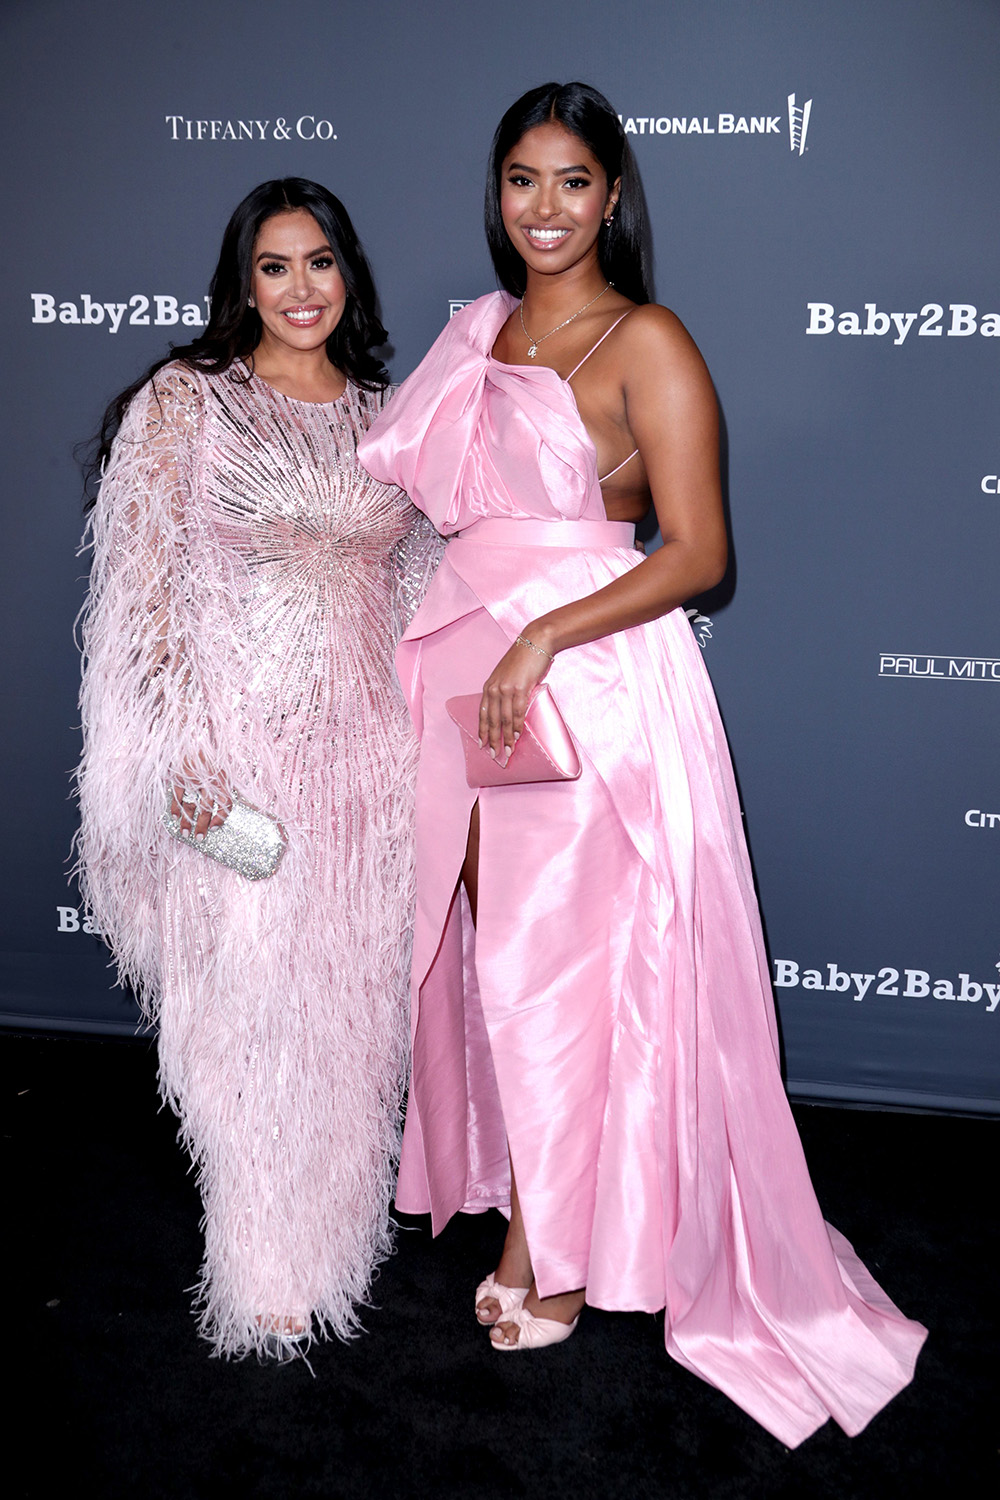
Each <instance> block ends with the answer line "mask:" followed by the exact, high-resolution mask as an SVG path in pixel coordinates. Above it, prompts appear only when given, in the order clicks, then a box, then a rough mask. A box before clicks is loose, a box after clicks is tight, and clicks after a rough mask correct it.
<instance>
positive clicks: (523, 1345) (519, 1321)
mask: <svg viewBox="0 0 1000 1500" xmlns="http://www.w3.org/2000/svg"><path fill="white" fill-rule="evenodd" d="M501 1321H502V1322H504V1323H515V1324H516V1325H517V1327H518V1328H519V1329H520V1330H521V1332H520V1334H519V1335H518V1339H517V1342H516V1343H515V1344H505V1343H502V1342H501V1341H500V1340H499V1339H495V1338H494V1337H493V1335H492V1334H490V1343H491V1344H492V1345H493V1347H494V1349H499V1351H500V1353H501V1354H514V1353H516V1352H517V1350H518V1349H544V1348H545V1347H546V1346H547V1345H548V1344H561V1343H562V1342H563V1340H564V1339H568V1338H569V1336H570V1334H571V1333H572V1332H573V1329H574V1328H575V1327H576V1325H577V1323H579V1321H580V1314H579V1313H577V1315H576V1317H575V1318H574V1319H573V1321H572V1323H559V1322H557V1321H556V1319H555V1318H536V1317H535V1315H534V1313H530V1312H529V1311H528V1309H527V1308H526V1307H524V1306H523V1305H522V1306H521V1307H515V1308H514V1311H513V1312H512V1313H510V1314H509V1316H508V1317H505V1318H503V1319H500V1318H498V1319H497V1322H498V1323H499V1322H501Z"/></svg>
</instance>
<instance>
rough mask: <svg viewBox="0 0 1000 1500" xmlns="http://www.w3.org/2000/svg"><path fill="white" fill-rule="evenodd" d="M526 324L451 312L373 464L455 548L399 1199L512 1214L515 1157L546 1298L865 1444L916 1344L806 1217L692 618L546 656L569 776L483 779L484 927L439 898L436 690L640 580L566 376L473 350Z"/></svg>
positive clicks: (450, 781)
mask: <svg viewBox="0 0 1000 1500" xmlns="http://www.w3.org/2000/svg"><path fill="white" fill-rule="evenodd" d="M514 305H515V304H514V303H513V301H512V299H510V298H508V297H506V296H505V295H504V294H502V293H497V294H495V295H493V296H490V297H485V298H482V299H480V300H479V301H478V302H476V303H474V304H473V305H472V306H471V307H468V308H466V309H464V310H463V312H461V313H460V314H459V315H458V316H457V317H456V318H455V319H453V321H452V322H451V323H450V324H449V325H448V327H447V328H446V329H445V331H444V332H443V333H442V334H441V336H440V338H439V339H438V340H437V342H436V343H435V345H434V347H433V348H432V349H431V351H430V353H429V354H428V355H427V357H426V359H425V360H424V361H423V363H422V364H421V365H420V366H419V368H418V369H417V370H416V371H415V373H414V374H413V375H411V376H410V378H409V380H407V381H406V382H405V383H404V385H403V386H402V387H401V389H400V391H399V393H398V394H397V395H396V396H395V398H394V399H393V401H392V403H391V405H390V407H389V408H388V410H387V411H386V412H385V413H384V415H383V416H382V417H381V418H380V419H379V420H378V421H377V422H376V423H375V425H374V427H373V428H372V429H371V431H370V432H369V434H368V436H367V438H366V439H365V440H364V442H363V443H362V445H361V447H360V449H359V456H360V458H361V461H362V462H363V463H364V464H365V466H366V467H367V468H369V469H370V470H371V472H372V473H373V474H375V475H376V476H377V477H378V478H380V479H383V480H385V481H387V482H391V483H395V484H399V485H401V486H403V487H404V488H405V489H406V490H407V492H408V494H409V495H410V496H411V498H412V499H413V500H414V502H415V503H416V504H417V505H418V506H420V507H421V509H422V510H424V511H425V512H426V513H427V515H428V516H429V517H430V518H431V520H432V521H433V522H434V524H435V526H436V527H437V528H438V529H439V530H440V531H441V532H444V533H448V534H450V535H451V536H452V540H451V541H450V542H449V545H448V547H447V550H446V552H445V558H444V561H443V562H442V564H441V567H440V568H439V570H438V573H437V576H436V577H435V579H434V582H433V584H432V585H431V588H430V590H429V592H428V594H427V597H426V599H425V601H424V603H423V605H422V606H421V608H420V609H419V610H418V612H417V615H416V617H415V619H414V620H413V621H412V623H411V625H410V627H409V629H408V630H407V631H406V634H405V636H404V638H403V641H402V643H401V645H400V648H399V652H398V654H397V661H398V664H399V668H400V677H401V680H402V682H403V686H404V690H405V691H406V693H407V695H408V698H409V702H410V708H411V712H412V714H413V718H414V722H415V724H416V727H417V731H418V733H419V734H420V735H421V758H420V768H419V772H418V783H417V872H418V875H417V886H418V894H417V924H416V932H415V936H414V974H413V996H414V1041H413V1049H414V1050H413V1076H412V1085H411V1094H410V1104H409V1108H408V1113H407V1120H406V1130H405V1134H404V1142H403V1159H402V1164H401V1168H400V1180H399V1187H398V1191H397V1199H396V1201H397V1203H398V1205H399V1207H401V1208H403V1209H405V1210H407V1211H410V1212H426V1211H430V1213H431V1214H432V1215H433V1224H434V1228H435V1230H438V1229H440V1228H441V1226H442V1225H443V1224H444V1223H445V1221H446V1220H447V1219H448V1218H449V1216H450V1215H451V1214H453V1213H454V1212H455V1211H456V1210H459V1209H466V1210H476V1209H483V1208H486V1207H487V1206H489V1205H498V1206H502V1205H506V1204H507V1203H508V1202H509V1182H508V1166H507V1145H508V1141H509V1144H510V1152H511V1157H512V1159H513V1162H514V1170H515V1173H516V1176H517V1183H518V1192H519V1197H520V1202H521V1207H522V1210H523V1214H524V1222H525V1226H526V1231H527V1237H528V1244H529V1248H530V1250H531V1256H532V1263H533V1266H534V1270H535V1277H536V1281H537V1285H538V1290H539V1293H540V1294H541V1295H542V1296H548V1295H552V1294H555V1293H557V1292H563V1291H568V1290H571V1289H572V1288H574V1287H580V1286H584V1285H585V1286H586V1287H587V1300H588V1302H590V1303H592V1304H593V1305H594V1306H597V1307H602V1308H609V1309H616V1308H617V1309H625V1308H631V1309H644V1310H646V1311H650V1312H652V1311H656V1310H658V1309H660V1308H665V1309H666V1314H665V1334H666V1345H667V1349H668V1350H669V1352H670V1353H671V1354H672V1355H673V1357H674V1358H675V1359H677V1360H679V1361H680V1363H681V1364H683V1365H685V1366H686V1367H687V1368H688V1369H689V1370H693V1371H694V1372H695V1373H696V1374H698V1375H700V1376H702V1377H703V1378H704V1379H706V1380H708V1381H710V1382H711V1383H712V1384H714V1385H716V1386H718V1387H720V1388H721V1389H722V1390H723V1391H725V1392H727V1393H728V1394H729V1395H730V1396H731V1397H732V1398H733V1399H734V1400H735V1401H737V1402H738V1403H739V1404H740V1405H741V1406H742V1407H744V1408H745V1410H746V1411H748V1412H749V1413H750V1414H751V1415H752V1416H753V1417H755V1418H756V1419H757V1420H758V1421H759V1422H761V1423H762V1424H763V1425H764V1426H765V1427H767V1428H768V1429H769V1430H770V1431H771V1432H772V1433H774V1434H775V1435H776V1436H777V1437H779V1438H780V1439H781V1440H782V1441H783V1442H785V1443H787V1444H789V1445H794V1444H797V1443H799V1442H801V1441H802V1439H803V1438H805V1437H807V1436H808V1435H809V1433H811V1432H812V1431H814V1429H815V1428H816V1427H818V1426H819V1425H820V1424H821V1423H822V1422H824V1421H825V1420H826V1418H827V1417H828V1416H831V1415H832V1416H833V1417H834V1418H835V1419H836V1420H837V1421H838V1422H839V1423H840V1424H841V1426H842V1427H843V1428H844V1429H845V1430H846V1431H847V1432H849V1433H856V1432H858V1431H859V1430H860V1429H861V1428H862V1427H864V1425H865V1424H866V1422H868V1421H869V1419H870V1418H871V1417H872V1416H873V1415H874V1413H875V1412H877V1411H878V1410H879V1409H880V1407H882V1406H883V1405H884V1404H885V1402H886V1401H888V1400H889V1399H890V1398H891V1397H892V1396H893V1395H894V1394H895V1393H896V1392H897V1391H898V1390H899V1389H900V1388H901V1387H902V1386H903V1385H905V1384H906V1383H907V1382H908V1381H909V1380H910V1378H911V1376H912V1373H913V1367H914V1362H915V1359H916V1356H917V1352H918V1350H919V1348H920V1345H921V1343H922V1341H923V1338H924V1336H925V1331H924V1330H923V1329H922V1328H921V1327H920V1326H919V1325H918V1324H915V1323H911V1322H908V1321H907V1320H906V1319H905V1318H903V1317H902V1315H901V1314H900V1313H899V1312H898V1311H897V1310H896V1308H895V1307H893V1305H892V1304H891V1302H889V1300H888V1298H887V1297H886V1296H885V1294H884V1293H883V1292H882V1291H881V1290H880V1289H879V1288H878V1287H877V1286H876V1285H875V1283H874V1282H873V1281H872V1278H871V1277H870V1276H869V1275H868V1273H867V1272H866V1270H865V1268H864V1267H863V1266H862V1265H861V1263H860V1262H859V1261H858V1259H857V1257H856V1256H855V1255H854V1253H853V1252H852V1250H851V1247H850V1246H849V1245H848V1244H847V1242H846V1241H845V1240H844V1238H843V1237H842V1236H841V1235H839V1234H838V1233H837V1231H836V1230H834V1229H831V1228H830V1227H829V1226H828V1225H826V1224H825V1223H824V1222H823V1219H822V1217H821V1215H820V1211H819V1208H818V1206H817V1203H816V1198H815V1196H814V1193H813V1190H812V1186H811V1183H810V1181H809V1176H808V1173H807V1170H806V1165H805V1161H804V1158H803V1155H802V1150H801V1146H800V1144H799V1140H798V1136H797V1133H796V1131H795V1127H794V1124H793V1121H792V1118H791V1114H790V1112H789V1109H788V1104H787V1101H786V1098H785V1094H784V1091H783V1088H782V1083H781V1078H780V1075H779V1069H778V1049H777V1041H776V1032H775V1020H774V1013H773V1005H772V997H771V991H770V984H769V978H768V969H767V963H766V959H765V954H764V948H763V943H762V939H761V930H760V923H759V917H758V912H757V907H756V902H755V898H754V890H753V884H752V880H751V875H750V868H749V863H748V859H747V854H746V849H745V845H744V839H743V833H742V828H741V820H740V808H739V802H738V799H737V794H736V788H735V784H734V780H733V775H732V769H731V766H730V761H729V756H728V751H727V747H726V742H725V738H724V735H723V731H722V727H721V724H720V721H719V716H718V711H717V708H716V704H715V699H714V696H713V694H712V689H711V685H710V683H709V679H708V675H707V673H706V671H705V668H704V665H703V663H702V660H701V655H700V651H699V648H698V646H697V644H696V643H695V641H694V638H693V635H692V632H691V630H690V628H689V626H688V623H687V620H686V618H685V615H684V612H683V610H681V609H676V610H674V611H673V612H672V613H671V614H669V615H667V616H666V617H665V618H664V619H661V620H658V621H656V622H655V623H653V624H650V625H645V626H641V627H639V628H636V629H632V630H627V631H623V632H621V633H619V634H616V635H613V636H610V637H607V638H605V639H603V640H598V641H595V642H593V643H592V644H590V645H585V646H578V647H576V648H574V649H573V650H568V651H564V652H562V653H561V654H560V655H559V656H558V657H557V659H556V661H555V662H554V664H553V666H552V669H551V671H550V673H549V675H548V682H549V684H550V686H551V689H552V693H553V696H554V697H555V700H556V702H557V703H558V705H559V707H560V709H561V711H562V713H563V717H564V718H565V720H566V722H567V723H568V725H569V726H570V728H571V730H572V732H573V734H574V736H575V738H576V741H577V745H578V748H579V750H580V752H581V758H582V760H583V762H584V771H583V775H582V776H581V778H580V780H579V781H578V782H564V783H545V784H538V785H533V786H532V785H528V786H510V787H502V788H486V789H483V790H482V791H481V792H480V793H479V807H480V820H481V821H480V838H481V844H480V865H479V915H478V930H477V931H476V932H475V933H473V931H472V929H471V924H470V922H469V920H468V908H467V905H466V903H465V902H464V898H463V897H461V896H460V895H459V894H458V893H457V891H456V886H457V882H458V876H459V870H460V867H461V864H462V859H463V856H464V852H465V844H466V835H467V831H468V826H469V815H470V812H471V808H472V805H473V802H474V800H475V797H476V793H475V792H474V791H471V790H470V789H469V787H468V786H467V785H466V780H465V775H464V767H463V757H462V749H461V745H460V741H459V734H458V730H457V729H456V727H455V726H454V724H452V723H451V721H450V719H449V718H448V716H447V714H446V712H445V710H444V706H443V705H444V700H445V699H446V698H448V697H450V696H451V695H452V694H456V693H471V692H478V691H479V690H480V689H481V687H482V684H483V681H484V680H485V678H486V677H487V676H488V674H489V672H490V671H491V670H492V668H493V667H494V666H495V665H496V662H497V661H498V660H499V658H500V656H501V655H502V654H503V652H504V651H505V650H506V648H507V646H508V645H509V644H510V642H512V641H513V640H514V638H515V636H517V634H518V633H519V632H520V630H521V629H522V628H523V626H524V624H525V622H527V621H529V620H531V619H533V618H535V617H537V616H538V615H540V614H543V613H545V612H546V611H548V610H551V609H554V608H556V607H557V606H559V605H561V604H564V603H566V602H568V601H571V600H573V599H577V598H580V597H581V596H583V595H585V594H588V593H590V592H592V591H593V590H595V589H598V588H600V587H601V586H602V585H604V584H606V583H608V582H610V581H611V580H612V579H614V578H616V577H618V576H619V575H621V574H622V573H625V572H627V571H628V570H629V569H630V568H634V567H637V566H639V565H640V562H641V559H640V557H639V555H638V554H637V553H636V552H635V551H634V550H633V547H632V527H631V526H626V525H622V524H620V523H619V524H615V523H611V522H609V521H608V520H607V519H606V516H605V511H604V504H603V500H602V497H601V490H600V486H599V483H598V476H597V470H596V457H595V451H594V446H593V444H592V442H591V440H590V438H589V437H588V435H587V432H586V430H585V429H584V427H583V424H582V422H581V420H580V416H579V413H578V411H577V408H576V403H575V400H574V397H573V391H572V388H571V386H570V385H569V384H568V383H567V382H566V381H563V380H561V379H560V378H559V376H558V375H557V374H556V373H555V372H554V371H553V370H550V369H546V368H543V367H537V366H520V365H517V366H514V365H506V364H501V363H499V362H498V361H497V360H495V359H493V358H492V357H491V352H490V351H491V349H492V346H493V343H494V340H495V338H496V336H497V333H498V332H499V329H500V327H501V326H502V324H503V323H504V321H505V319H506V318H507V316H508V314H509V312H510V309H511V307H512V306H514ZM484 1269H487V1268H484ZM528 1357H531V1358H537V1357H540V1356H537V1355H532V1356H528Z"/></svg>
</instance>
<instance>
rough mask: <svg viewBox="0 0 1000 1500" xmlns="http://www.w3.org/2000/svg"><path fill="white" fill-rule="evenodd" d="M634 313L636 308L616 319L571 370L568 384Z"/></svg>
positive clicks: (567, 377) (567, 379)
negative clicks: (606, 340) (595, 351)
mask: <svg viewBox="0 0 1000 1500" xmlns="http://www.w3.org/2000/svg"><path fill="white" fill-rule="evenodd" d="M634 312H635V308H634V307H630V308H629V309H628V312H623V313H622V315H621V317H620V318H616V319H615V321H614V322H613V323H612V325H611V327H610V328H608V329H607V330H606V331H605V332H604V333H602V334H601V336H600V338H599V339H598V340H597V343H596V344H594V345H593V347H592V348H590V349H588V350H587V352H586V354H585V355H584V356H583V358H582V359H581V361H580V364H579V365H575V366H574V367H573V369H572V370H570V372H569V374H568V375H567V376H566V381H567V384H568V383H569V381H571V380H572V379H573V376H574V375H575V374H576V372H577V370H579V369H580V366H581V365H585V364H586V363H587V360H588V359H589V358H590V356H591V355H592V354H593V352H594V349H599V348H600V347H601V345H602V344H603V343H604V340H605V339H606V338H607V336H608V334H609V333H614V331H615V329H616V328H617V327H618V324H619V323H624V321H625V319H626V318H627V317H628V315H629V313H634Z"/></svg>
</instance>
